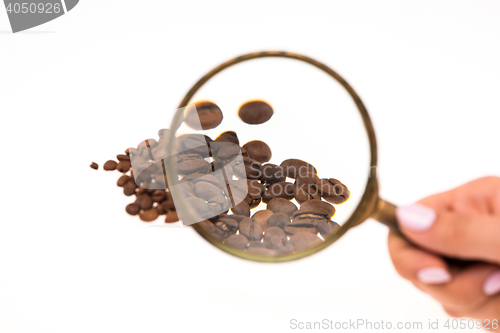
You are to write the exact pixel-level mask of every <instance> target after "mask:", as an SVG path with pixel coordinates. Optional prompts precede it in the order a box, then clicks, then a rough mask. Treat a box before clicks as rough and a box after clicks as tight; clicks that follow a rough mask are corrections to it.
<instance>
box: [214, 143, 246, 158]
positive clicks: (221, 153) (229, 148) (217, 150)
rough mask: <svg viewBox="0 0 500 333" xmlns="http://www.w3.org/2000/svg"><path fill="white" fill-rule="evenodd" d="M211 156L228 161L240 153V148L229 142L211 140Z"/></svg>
mask: <svg viewBox="0 0 500 333" xmlns="http://www.w3.org/2000/svg"><path fill="white" fill-rule="evenodd" d="M210 147H211V148H212V157H213V158H214V159H218V160H220V161H230V160H232V159H234V158H235V157H236V156H238V155H241V148H240V146H239V145H236V144H234V143H230V142H212V143H211V144H210Z"/></svg>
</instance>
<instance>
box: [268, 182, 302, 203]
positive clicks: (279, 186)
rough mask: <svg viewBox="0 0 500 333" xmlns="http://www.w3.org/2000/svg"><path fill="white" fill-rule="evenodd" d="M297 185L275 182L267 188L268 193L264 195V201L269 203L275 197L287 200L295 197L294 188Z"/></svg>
mask: <svg viewBox="0 0 500 333" xmlns="http://www.w3.org/2000/svg"><path fill="white" fill-rule="evenodd" d="M294 189H295V185H294V184H292V183H287V182H279V183H274V184H272V185H271V186H269V188H268V189H267V191H266V193H264V196H263V197H262V201H263V202H265V203H269V201H271V200H272V199H274V198H278V197H279V198H284V199H287V200H292V199H293V190H294Z"/></svg>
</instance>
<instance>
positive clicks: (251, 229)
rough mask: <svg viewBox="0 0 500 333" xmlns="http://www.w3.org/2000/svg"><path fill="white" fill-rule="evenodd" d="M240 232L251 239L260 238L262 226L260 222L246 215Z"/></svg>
mask: <svg viewBox="0 0 500 333" xmlns="http://www.w3.org/2000/svg"><path fill="white" fill-rule="evenodd" d="M240 234H242V235H244V236H245V237H247V238H248V239H249V240H260V239H262V227H261V226H260V224H259V223H257V222H255V221H254V220H252V219H250V218H249V217H246V218H244V219H243V220H241V222H240Z"/></svg>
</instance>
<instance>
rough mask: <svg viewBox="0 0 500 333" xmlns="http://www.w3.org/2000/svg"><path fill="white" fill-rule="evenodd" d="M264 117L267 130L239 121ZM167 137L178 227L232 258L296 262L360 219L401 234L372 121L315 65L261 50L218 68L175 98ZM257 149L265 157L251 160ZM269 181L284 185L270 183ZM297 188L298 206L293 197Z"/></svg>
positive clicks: (339, 81) (341, 84)
mask: <svg viewBox="0 0 500 333" xmlns="http://www.w3.org/2000/svg"><path fill="white" fill-rule="evenodd" d="M248 110H250V111H248ZM263 110H264V111H265V112H267V113H268V114H271V116H270V118H269V119H268V120H267V121H265V122H263V123H259V124H252V123H248V120H246V121H245V119H244V117H241V116H242V113H243V112H249V113H250V114H252V112H253V113H254V114H260V113H259V112H264V111H263ZM269 110H271V111H269ZM222 133H225V134H223V135H221V134H222ZM165 137H166V139H167V140H166V142H167V145H166V156H168V157H167V158H166V159H165V160H164V162H165V163H164V168H165V172H166V175H167V179H168V184H169V187H170V191H171V194H172V197H173V199H174V202H175V206H176V209H177V212H178V214H179V216H180V217H181V220H182V221H183V223H184V224H187V225H192V226H193V228H194V229H195V230H196V231H197V232H198V233H199V234H200V235H201V236H202V237H203V238H204V239H206V240H207V241H209V242H210V243H211V244H213V245H214V246H216V247H218V248H219V249H221V250H223V251H225V252H228V253H230V254H232V255H235V256H237V257H240V258H244V259H248V260H253V261H262V262H283V261H289V260H295V259H299V258H303V257H306V256H309V255H311V254H313V253H316V252H318V251H320V250H322V249H324V248H326V247H327V246H329V245H330V244H332V243H333V242H335V241H336V240H337V239H339V238H340V237H341V236H342V235H344V234H345V233H346V232H347V231H348V230H349V229H350V228H353V227H355V226H357V225H359V224H360V223H362V222H363V221H365V220H366V219H368V218H373V219H375V220H377V221H379V222H381V223H383V224H385V225H387V226H388V227H389V228H391V229H392V230H394V231H395V232H398V233H399V234H400V232H399V229H398V225H397V221H396V217H395V208H396V207H395V206H394V205H393V204H391V203H389V202H387V201H385V200H383V199H382V198H380V196H379V194H378V181H377V143H376V138H375V133H374V130H373V126H372V123H371V120H370V117H369V115H368V112H367V110H366V108H365V106H364V105H363V102H362V101H361V99H360V98H359V96H358V94H357V93H356V92H355V91H354V89H353V88H352V87H351V86H350V85H349V84H348V83H347V82H346V81H345V80H344V79H343V78H342V77H341V76H340V75H339V74H338V73H337V72H335V71H334V70H332V69H331V68H329V67H327V66H326V65H324V64H322V63H321V62H318V61H316V60H314V59H311V58H309V57H306V56H303V55H300V54H295V53H290V52H276V51H266V52H257V53H250V54H246V55H243V56H240V57H237V58H234V59H232V60H229V61H227V62H225V63H223V64H221V65H219V66H217V67H216V68H214V69H213V70H211V71H210V72H209V73H207V74H206V75H205V76H203V77H202V78H201V79H200V80H199V81H198V82H197V83H196V84H195V85H194V86H193V87H192V88H191V89H190V90H189V92H188V93H187V94H186V96H185V97H184V98H183V100H182V101H181V103H180V104H179V109H178V111H177V112H176V114H175V115H174V117H173V121H172V124H171V126H170V130H169V131H168V132H166V133H165ZM235 138H236V139H235ZM256 141H258V142H263V143H264V145H265V147H266V146H267V147H268V148H269V150H270V152H267V155H266V154H264V155H265V156H263V155H262V154H261V152H262V151H259V150H258V149H257V152H256V151H255V149H253V148H255V145H256V144H255V142H256ZM258 145H259V144H257V146H258ZM241 147H243V148H241ZM246 148H249V149H246ZM264 151H267V150H266V149H264ZM269 155H270V156H269ZM297 161H298V162H297ZM304 163H305V164H304ZM291 166H296V167H297V168H298V167H303V169H304V170H305V171H304V170H303V171H304V172H303V173H304V174H303V175H302V176H300V175H298V174H295V171H297V170H298V169H293V168H291ZM266 170H271V171H272V172H275V173H277V172H278V171H280V172H282V173H284V175H283V174H280V175H279V176H276V177H274V178H276V179H274V180H272V181H268V179H267V178H269V177H267V178H266V175H265V174H263V173H264V172H263V171H266ZM257 171H259V172H257ZM272 172H271V176H273V174H272ZM271 178H272V177H271ZM266 179H267V180H266ZM304 179H305V180H304ZM276 183H281V186H277V185H275V184H276ZM287 184H289V185H287ZM301 184H302V185H304V184H306V187H305V189H306V192H307V193H306V195H307V196H306V198H304V197H303V196H300V195H298V194H297V193H298V190H297V187H299V186H300V185H301ZM323 185H325V186H326V188H323ZM328 186H329V188H330V192H329V193H326V194H325V191H327V192H328ZM332 186H333V189H334V191H336V192H331V189H332ZM273 188H274V189H276V188H280V190H281V192H286V191H284V189H289V191H288V192H289V193H281V192H280V193H278V194H277V193H271V190H272V189H273ZM313 190H316V192H315V193H312V192H313ZM342 192H343V193H342ZM301 193H302V192H301ZM302 194H303V193H302ZM327 194H329V195H330V196H328V195H327ZM332 194H333V195H334V196H335V194H339V195H338V196H337V199H340V200H335V198H333V199H332ZM259 195H260V197H259ZM266 196H267V197H266ZM277 197H279V198H280V199H277V200H274V201H272V200H273V199H276V198H277ZM278 203H279V204H278ZM289 203H291V204H293V206H294V207H296V208H294V207H292V205H289ZM280 205H281V206H280ZM283 205H284V206H285V207H284V206H283ZM276 206H278V208H276ZM247 207H248V208H251V211H250V212H248V210H247V209H246V208H247ZM286 207H288V208H289V210H287V208H286ZM330 207H332V208H333V209H332V208H330ZM287 216H288V218H287Z"/></svg>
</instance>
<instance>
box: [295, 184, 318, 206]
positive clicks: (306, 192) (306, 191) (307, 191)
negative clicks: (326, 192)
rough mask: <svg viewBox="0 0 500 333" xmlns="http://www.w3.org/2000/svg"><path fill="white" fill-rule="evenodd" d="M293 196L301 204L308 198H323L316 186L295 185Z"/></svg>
mask: <svg viewBox="0 0 500 333" xmlns="http://www.w3.org/2000/svg"><path fill="white" fill-rule="evenodd" d="M293 196H294V197H295V200H296V201H297V202H298V203H299V205H301V204H302V203H303V202H306V201H308V200H321V196H320V195H319V193H318V190H317V189H316V187H305V186H303V187H295V189H294V190H293Z"/></svg>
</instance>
